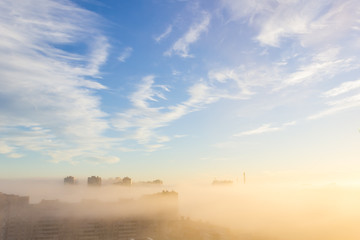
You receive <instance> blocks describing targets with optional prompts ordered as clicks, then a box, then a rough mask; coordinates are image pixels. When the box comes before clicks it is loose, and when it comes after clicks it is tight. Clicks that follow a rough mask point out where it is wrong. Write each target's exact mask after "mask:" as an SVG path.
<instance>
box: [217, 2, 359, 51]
mask: <svg viewBox="0 0 360 240" xmlns="http://www.w3.org/2000/svg"><path fill="white" fill-rule="evenodd" d="M223 6H224V7H225V9H227V10H228V11H229V13H230V15H231V20H247V22H248V23H249V24H250V25H252V26H256V27H257V28H258V29H259V33H258V35H257V36H256V38H255V39H256V40H257V41H259V42H260V43H261V44H263V45H269V46H274V47H278V46H280V44H281V40H282V39H285V38H293V39H298V40H300V42H301V44H302V45H303V46H309V45H314V44H316V45H318V44H320V45H321V44H323V41H324V40H326V41H327V42H329V41H336V40H337V39H341V38H343V36H345V34H344V33H345V32H348V31H352V29H353V28H354V27H356V26H358V25H359V23H358V21H357V12H358V10H359V7H360V4H359V2H358V1H354V0H345V1H337V0H331V1H323V0H320V1H299V0H294V1H282V0H281V1H276V0H266V1H262V0H254V1H251V0H223Z"/></svg>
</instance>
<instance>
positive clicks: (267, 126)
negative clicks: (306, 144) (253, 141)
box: [234, 121, 296, 137]
mask: <svg viewBox="0 0 360 240" xmlns="http://www.w3.org/2000/svg"><path fill="white" fill-rule="evenodd" d="M295 124H296V122H295V121H292V122H287V123H284V124H282V125H281V126H279V127H273V126H272V124H269V123H267V124H263V125H261V126H260V127H258V128H256V129H253V130H249V131H244V132H240V133H237V134H234V137H241V136H249V135H259V134H263V133H269V132H277V131H281V130H283V129H285V128H286V127H288V126H294V125H295Z"/></svg>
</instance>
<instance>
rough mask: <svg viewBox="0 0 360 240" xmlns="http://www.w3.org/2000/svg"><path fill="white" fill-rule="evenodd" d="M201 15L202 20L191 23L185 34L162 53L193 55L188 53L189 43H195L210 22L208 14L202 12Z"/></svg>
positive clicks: (184, 56) (183, 55)
mask: <svg viewBox="0 0 360 240" xmlns="http://www.w3.org/2000/svg"><path fill="white" fill-rule="evenodd" d="M202 15H203V18H202V20H201V21H200V22H199V23H196V24H193V25H192V26H191V27H190V29H189V30H188V31H187V32H186V33H185V35H184V36H182V37H181V38H180V39H178V40H177V41H176V42H175V43H174V44H173V46H172V47H171V48H170V49H169V50H168V51H166V52H165V53H164V55H165V56H171V55H172V54H177V55H179V56H181V57H183V58H188V57H193V56H192V55H191V54H189V45H190V44H192V43H195V42H196V41H197V40H198V39H199V38H200V35H201V33H203V32H205V31H207V29H208V26H209V24H210V14H209V13H207V12H204V13H203V14H202Z"/></svg>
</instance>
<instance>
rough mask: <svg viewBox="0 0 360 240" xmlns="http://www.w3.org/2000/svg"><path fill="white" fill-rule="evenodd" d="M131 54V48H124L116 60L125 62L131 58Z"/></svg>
mask: <svg viewBox="0 0 360 240" xmlns="http://www.w3.org/2000/svg"><path fill="white" fill-rule="evenodd" d="M132 52H133V49H132V47H126V48H125V49H124V50H123V52H122V53H121V54H120V56H119V57H118V60H119V61H120V62H125V61H126V59H128V58H129V57H130V56H131V54H132Z"/></svg>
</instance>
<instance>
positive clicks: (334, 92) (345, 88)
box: [323, 80, 360, 97]
mask: <svg viewBox="0 0 360 240" xmlns="http://www.w3.org/2000/svg"><path fill="white" fill-rule="evenodd" d="M357 88H360V80H356V81H348V82H344V83H342V84H341V85H340V86H338V87H336V88H333V89H330V90H328V91H326V92H324V94H323V96H324V97H336V96H338V95H341V94H344V93H347V92H350V91H352V90H354V89H357Z"/></svg>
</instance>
